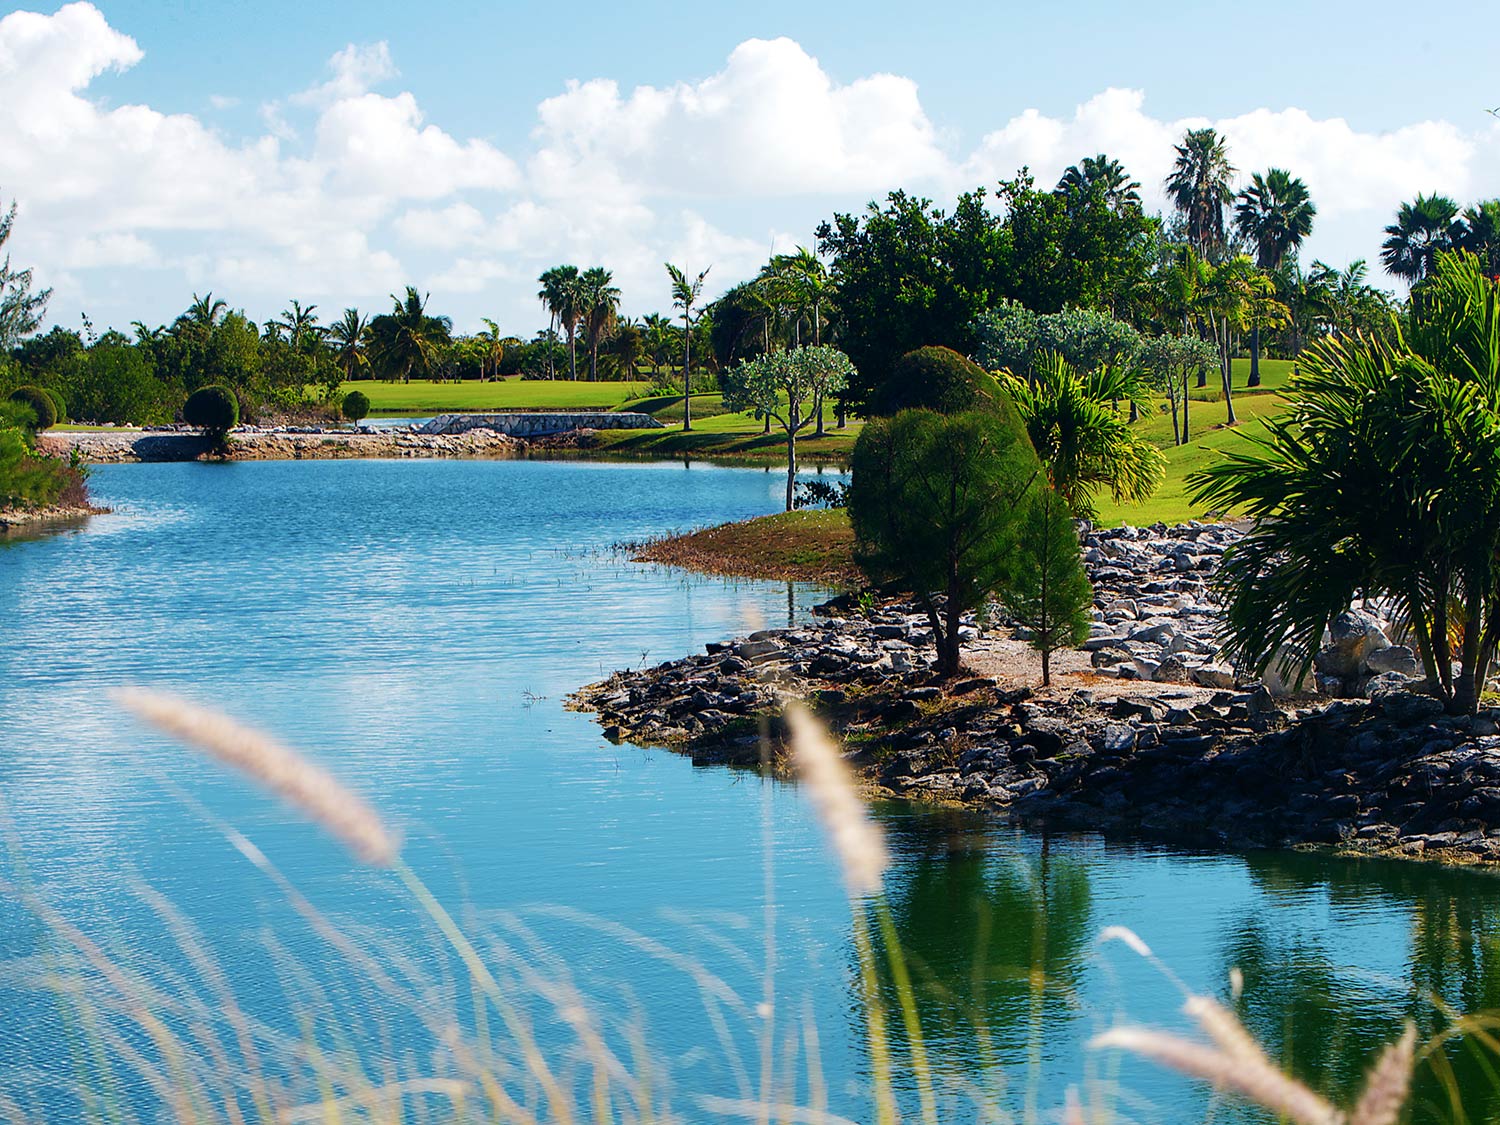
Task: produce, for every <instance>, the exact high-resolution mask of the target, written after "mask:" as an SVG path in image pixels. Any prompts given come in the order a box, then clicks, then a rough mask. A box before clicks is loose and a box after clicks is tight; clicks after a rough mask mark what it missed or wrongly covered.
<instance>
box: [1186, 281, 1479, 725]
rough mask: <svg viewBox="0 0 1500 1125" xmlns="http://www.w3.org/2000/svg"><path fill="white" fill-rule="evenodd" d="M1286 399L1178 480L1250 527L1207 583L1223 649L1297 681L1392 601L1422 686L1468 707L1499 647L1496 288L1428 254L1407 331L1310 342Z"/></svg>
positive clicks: (1459, 707) (1459, 708) (1454, 706)
mask: <svg viewBox="0 0 1500 1125" xmlns="http://www.w3.org/2000/svg"><path fill="white" fill-rule="evenodd" d="M1289 387H1290V394H1291V400H1292V401H1291V410H1290V411H1289V412H1288V413H1287V414H1286V415H1283V416H1281V417H1279V418H1274V419H1271V420H1268V421H1267V422H1266V430H1265V433H1264V435H1263V436H1252V437H1250V438H1249V439H1248V441H1249V444H1247V445H1246V446H1244V447H1243V448H1242V449H1240V450H1234V451H1230V452H1229V453H1228V454H1227V455H1226V456H1225V458H1224V459H1223V460H1222V461H1221V462H1219V463H1217V464H1214V465H1211V466H1209V467H1208V468H1206V469H1203V470H1200V471H1199V472H1197V473H1194V474H1193V475H1192V476H1190V477H1189V485H1190V486H1191V487H1192V489H1193V493H1194V498H1195V500H1197V501H1198V502H1200V503H1206V504H1210V505H1212V506H1214V507H1217V508H1220V509H1222V510H1231V509H1233V510H1238V511H1241V512H1243V513H1244V514H1245V515H1246V516H1248V517H1249V518H1251V519H1252V520H1253V521H1254V525H1253V528H1252V530H1251V532H1250V534H1249V535H1247V536H1246V537H1245V538H1244V539H1243V540H1241V541H1240V543H1238V544H1237V545H1236V546H1235V548H1234V549H1233V550H1232V551H1231V552H1229V553H1228V554H1227V555H1226V557H1225V562H1224V566H1223V569H1222V571H1221V576H1220V582H1221V586H1222V590H1223V596H1224V603H1225V629H1226V642H1227V650H1228V652H1229V653H1230V655H1231V656H1232V657H1234V658H1235V659H1236V660H1237V662H1238V663H1239V664H1240V666H1241V667H1247V668H1255V669H1256V670H1258V671H1259V670H1264V669H1265V668H1266V667H1267V666H1269V664H1270V663H1271V661H1272V659H1273V658H1276V654H1277V653H1278V652H1282V653H1284V655H1283V656H1282V657H1280V658H1279V659H1280V660H1281V662H1282V665H1283V666H1282V669H1281V670H1282V671H1283V672H1286V673H1288V674H1289V673H1291V672H1292V671H1293V670H1294V669H1295V670H1298V671H1300V673H1302V674H1305V673H1306V671H1307V669H1308V668H1309V667H1310V666H1311V663H1312V659H1313V655H1314V653H1315V652H1316V651H1317V648H1318V646H1319V644H1320V643H1321V641H1322V637H1323V630H1324V628H1325V627H1326V626H1327V624H1328V622H1329V621H1330V620H1331V619H1332V618H1333V617H1334V616H1335V615H1337V614H1338V613H1340V612H1342V611H1343V610H1344V609H1346V608H1347V607H1348V605H1349V604H1350V602H1351V601H1352V600H1353V599H1354V598H1355V597H1372V598H1381V599H1388V600H1389V601H1390V603H1391V604H1392V605H1393V606H1394V608H1395V610H1396V612H1397V613H1398V615H1399V616H1400V617H1401V618H1402V619H1403V620H1404V621H1405V623H1406V624H1407V626H1408V627H1409V629H1410V632H1411V634H1412V635H1413V637H1414V638H1415V641H1416V647H1417V650H1418V652H1419V654H1420V655H1421V659H1422V664H1423V666H1424V668H1425V669H1426V673H1427V678H1428V683H1429V687H1430V689H1431V690H1432V691H1433V692H1434V693H1435V694H1437V695H1438V696H1439V697H1440V698H1442V699H1443V700H1445V701H1446V703H1447V704H1448V706H1449V708H1450V709H1451V710H1453V711H1455V712H1460V713H1462V712H1468V713H1472V712H1473V711H1474V710H1475V709H1476V708H1477V706H1478V701H1479V692H1480V688H1481V687H1482V685H1483V684H1484V682H1485V679H1486V676H1487V674H1488V671H1489V668H1490V666H1491V663H1492V660H1493V657H1494V653H1495V646H1496V642H1497V639H1500V284H1497V283H1496V282H1495V281H1494V280H1492V279H1490V278H1487V277H1485V275H1484V273H1483V272H1482V270H1481V269H1480V267H1479V263H1478V260H1477V259H1475V258H1474V257H1473V256H1472V255H1467V254H1463V255H1451V254H1439V255H1438V259H1437V265H1436V268H1435V271H1434V273H1433V274H1432V275H1431V277H1430V279H1429V281H1428V285H1427V288H1426V292H1425V295H1424V298H1423V300H1422V302H1421V303H1420V306H1419V307H1418V308H1416V309H1414V310H1413V312H1412V316H1411V318H1410V328H1409V331H1408V332H1406V333H1402V332H1400V331H1399V330H1398V331H1396V332H1395V333H1394V335H1393V338H1392V339H1391V340H1389V341H1388V340H1384V339H1372V338H1370V337H1366V336H1363V335H1356V336H1352V337H1335V338H1330V339H1327V340H1323V341H1320V342H1318V343H1317V344H1314V345H1313V346H1312V347H1311V348H1309V349H1308V351H1307V352H1305V353H1304V355H1303V358H1302V361H1301V370H1300V372H1299V374H1298V375H1297V376H1295V377H1294V378H1293V379H1292V381H1291V383H1290V384H1289ZM1455 661H1456V662H1457V665H1458V667H1459V673H1458V675H1457V676H1456V677H1455V676H1454V674H1453V667H1454V664H1455Z"/></svg>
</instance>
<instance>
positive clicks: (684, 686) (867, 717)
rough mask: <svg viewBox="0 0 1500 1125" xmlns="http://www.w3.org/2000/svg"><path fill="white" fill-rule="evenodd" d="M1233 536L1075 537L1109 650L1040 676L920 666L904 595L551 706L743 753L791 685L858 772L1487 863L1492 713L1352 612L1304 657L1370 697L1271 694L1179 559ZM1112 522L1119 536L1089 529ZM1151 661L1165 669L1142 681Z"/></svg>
mask: <svg viewBox="0 0 1500 1125" xmlns="http://www.w3.org/2000/svg"><path fill="white" fill-rule="evenodd" d="M1173 532H1175V534H1173ZM1236 535H1237V533H1236V532H1234V531H1233V530H1232V529H1229V528H1219V529H1212V530H1211V531H1209V530H1207V529H1204V528H1192V527H1189V528H1183V529H1172V532H1167V531H1156V532H1152V533H1149V534H1148V535H1147V536H1145V537H1144V538H1145V539H1146V541H1147V542H1150V543H1158V544H1169V545H1171V544H1175V545H1176V546H1172V547H1171V548H1170V549H1168V548H1167V547H1162V548H1159V549H1155V550H1153V549H1150V548H1140V549H1137V547H1136V546H1135V545H1138V544H1141V543H1142V538H1143V537H1141V536H1140V535H1139V534H1138V535H1137V536H1136V537H1134V538H1132V537H1130V536H1128V535H1118V536H1117V535H1114V534H1112V533H1094V534H1093V535H1091V536H1090V539H1091V544H1090V543H1086V549H1089V548H1090V546H1092V548H1093V549H1095V550H1098V552H1099V554H1098V556H1095V557H1091V558H1090V563H1089V565H1090V569H1091V571H1092V572H1093V576H1094V579H1095V583H1096V593H1097V594H1098V598H1099V604H1098V611H1097V613H1096V618H1097V619H1098V621H1099V623H1100V624H1101V625H1103V626H1105V627H1106V628H1108V629H1109V632H1108V633H1107V634H1105V633H1104V631H1103V630H1097V629H1096V633H1097V634H1100V635H1107V636H1108V637H1110V639H1111V642H1112V643H1110V644H1107V645H1099V646H1096V647H1094V649H1093V652H1092V653H1090V655H1089V661H1092V659H1093V657H1094V656H1096V655H1097V653H1099V652H1106V651H1109V650H1110V649H1117V650H1119V651H1120V652H1121V653H1122V655H1121V656H1120V658H1119V659H1118V660H1115V661H1110V662H1105V663H1102V664H1101V665H1100V667H1098V668H1096V669H1091V670H1090V671H1086V672H1085V671H1080V672H1078V673H1076V674H1073V675H1072V676H1071V677H1070V678H1069V679H1068V681H1067V685H1066V686H1063V687H1060V688H1059V689H1057V690H1054V691H1053V692H1051V693H1047V694H1045V695H1041V694H1034V693H1033V691H1032V690H1031V689H1030V688H1028V687H1024V686H1020V687H1016V686H1011V685H1012V683H1013V682H1014V681H1013V680H1012V679H1010V678H1007V677H1004V676H1001V675H994V674H991V675H986V676H972V677H970V678H968V679H965V680H960V681H957V682H950V683H948V684H941V683H938V682H936V681H935V680H934V679H933V677H932V674H931V671H930V667H931V651H932V650H931V637H930V632H929V628H928V625H927V619H926V616H925V614H923V613H921V612H919V610H918V607H916V606H915V605H912V604H909V603H899V602H897V603H891V604H887V605H884V606H882V607H880V608H878V609H874V610H870V611H867V612H861V611H860V610H859V609H858V608H857V606H856V605H855V604H854V603H853V601H852V599H847V598H846V599H836V600H835V601H834V602H832V603H829V604H828V605H826V606H823V607H820V608H819V615H818V616H817V617H815V618H814V620H813V621H811V622H809V623H808V624H806V625H803V626H799V627H797V628H792V629H776V630H765V631H762V632H758V633H754V634H751V635H750V636H749V637H746V638H743V639H741V640H738V641H734V642H730V643H725V644H717V643H716V644H711V645H709V646H708V648H707V651H706V652H705V653H704V654H702V655H697V656H691V657H688V658H686V659H683V660H678V661H673V662H670V663H667V664H663V665H660V666H658V667H656V668H650V669H643V670H639V671H626V672H619V673H616V674H615V675H614V676H612V677H610V678H609V679H608V680H605V681H604V682H602V683H598V684H594V685H591V686H589V687H586V688H584V689H582V690H581V691H580V692H578V693H577V694H576V695H575V696H574V697H573V699H572V700H571V705H573V706H575V707H577V708H579V709H581V710H588V711H594V712H597V714H598V718H599V721H600V723H601V724H602V725H603V726H604V729H605V733H606V735H608V736H609V737H611V738H613V739H616V740H624V741H630V742H633V743H638V744H643V745H660V746H668V747H672V748H674V749H677V750H680V751H682V752H684V753H687V754H690V755H692V756H693V757H694V758H696V759H700V760H705V761H715V762H728V763H739V764H754V763H756V762H758V761H759V760H761V758H762V754H763V752H764V746H765V745H766V742H765V736H766V735H767V734H769V744H770V745H771V746H772V747H773V748H774V747H775V746H776V745H777V738H778V736H779V730H780V724H779V719H778V715H779V712H780V708H781V704H782V702H783V700H784V699H785V698H787V697H798V698H802V699H805V700H807V701H808V702H809V703H810V704H811V705H812V706H813V707H814V708H815V709H816V710H817V711H818V712H819V713H820V714H822V715H823V716H824V717H825V718H826V719H827V721H828V722H829V723H830V725H831V726H832V727H833V729H834V730H835V732H836V733H838V734H839V735H840V736H841V737H842V738H843V739H844V741H845V744H846V745H847V746H848V747H849V750H850V758H851V761H852V762H853V763H855V764H856V765H857V766H858V767H860V768H861V769H862V771H863V772H864V774H865V776H866V777H867V778H868V779H869V780H870V782H871V783H872V784H873V785H876V786H878V787H880V788H883V789H885V790H887V791H890V792H893V793H899V794H905V795H910V796H914V797H919V798H925V799H934V800H953V801H962V802H966V803H970V804H977V805H982V806H985V807H990V808H994V809H996V810H999V811H1001V812H1003V813H1005V814H1007V815H1010V816H1014V817H1016V818H1017V819H1018V820H1021V821H1023V822H1025V823H1029V824H1036V825H1045V826H1054V827H1063V828H1088V829H1098V830H1103V831H1108V832H1118V833H1122V834H1127V835H1133V836H1140V837H1146V838H1152V839H1160V840H1168V841H1174V842H1179V843H1186V844H1192V845H1198V846H1211V847H1230V848H1242V847H1266V846H1270V847H1280V846H1290V845H1299V844H1321V845H1335V846H1341V847H1345V848H1349V849H1355V850H1362V851H1372V852H1381V853H1387V854H1398V855H1408V856H1420V855H1432V856H1437V857H1441V858H1444V859H1449V860H1453V861H1457V862H1500V713H1492V712H1486V713H1483V714H1481V715H1480V716H1478V717H1476V718H1472V719H1471V718H1468V717H1454V716H1447V715H1444V714H1443V713H1442V707H1441V705H1440V704H1439V703H1438V702H1437V701H1436V700H1434V699H1431V698H1429V697H1426V696H1423V695H1419V694H1416V693H1414V692H1413V691H1411V690H1409V688H1410V687H1411V684H1410V682H1409V681H1408V680H1407V679H1406V678H1405V677H1404V676H1403V675H1402V674H1401V673H1400V672H1399V671H1395V670H1386V671H1384V672H1383V673H1381V672H1378V671H1377V668H1378V667H1379V666H1381V662H1380V661H1375V662H1373V663H1374V664H1375V665H1376V666H1377V667H1372V666H1371V664H1372V662H1371V660H1370V657H1371V655H1372V654H1373V653H1375V652H1379V651H1384V650H1385V649H1386V648H1389V647H1393V646H1390V645H1389V643H1388V642H1385V641H1384V638H1383V635H1382V637H1381V639H1380V641H1377V640H1376V638H1375V637H1374V636H1373V635H1371V634H1370V633H1369V631H1368V629H1367V626H1369V624H1370V622H1369V621H1365V620H1363V619H1361V620H1359V621H1356V622H1354V623H1353V624H1350V625H1349V627H1348V628H1347V629H1345V630H1344V633H1345V634H1347V636H1346V638H1345V639H1346V641H1347V637H1349V636H1353V635H1354V634H1355V633H1359V634H1360V635H1361V636H1363V637H1364V638H1365V640H1364V641H1363V642H1361V643H1359V644H1354V643H1352V642H1351V643H1344V644H1343V646H1342V648H1340V642H1339V641H1338V640H1337V639H1336V638H1335V639H1331V640H1330V642H1329V644H1328V645H1327V646H1325V648H1324V655H1323V657H1321V658H1320V672H1321V669H1322V668H1323V667H1325V666H1327V667H1331V666H1332V664H1333V663H1335V662H1336V661H1335V657H1337V660H1342V661H1343V663H1342V664H1340V665H1339V667H1340V668H1343V669H1345V670H1346V671H1350V674H1352V675H1357V676H1358V677H1360V682H1361V685H1362V686H1363V687H1365V689H1366V690H1367V691H1368V692H1369V693H1370V694H1371V695H1373V696H1374V698H1373V699H1360V700H1353V699H1340V700H1335V701H1332V702H1325V703H1321V704H1316V705H1312V706H1303V707H1300V708H1295V709H1291V708H1288V707H1287V706H1286V705H1285V704H1284V703H1283V702H1282V701H1280V700H1278V699H1277V698H1276V697H1275V696H1274V695H1273V693H1272V691H1271V690H1270V689H1269V688H1268V687H1267V685H1265V684H1263V683H1261V682H1259V681H1258V680H1244V679H1241V678H1240V677H1239V676H1238V675H1237V674H1236V673H1235V671H1234V670H1233V669H1232V668H1230V667H1228V666H1227V665H1222V664H1218V663H1217V662H1216V661H1214V660H1213V659H1212V639H1211V638H1212V636H1213V628H1214V609H1215V607H1214V604H1213V601H1212V595H1211V593H1210V591H1209V588H1208V586H1207V582H1206V580H1207V578H1208V577H1210V576H1211V574H1212V566H1203V565H1201V560H1203V559H1215V560H1216V559H1217V557H1218V556H1219V554H1221V553H1222V551H1221V548H1222V547H1223V546H1225V545H1226V544H1227V543H1228V542H1231V541H1232V539H1233V538H1234V537H1235V536H1236ZM1116 539H1118V540H1120V541H1121V542H1122V543H1126V544H1132V546H1129V547H1124V548H1123V549H1122V550H1121V552H1120V553H1119V554H1112V553H1110V552H1107V551H1105V550H1104V549H1103V548H1102V547H1100V546H1099V543H1100V542H1101V541H1103V542H1112V541H1114V540H1116ZM1178 547H1180V548H1181V549H1180V550H1179V549H1178ZM1164 559H1165V560H1167V562H1166V565H1165V566H1163V560H1164ZM1178 559H1181V560H1182V561H1181V562H1179V561H1178ZM1121 560H1127V561H1128V565H1119V564H1120V562H1121ZM1125 601H1128V602H1131V603H1133V604H1132V605H1129V606H1126V605H1120V604H1118V603H1120V602H1125ZM1166 625H1170V626H1171V627H1170V628H1164V626H1166ZM1182 638H1186V640H1184V639H1182ZM965 641H966V653H970V654H973V653H984V652H986V651H987V649H986V645H987V644H989V643H990V638H987V637H984V636H982V635H981V631H980V629H979V627H978V625H977V623H975V622H973V621H970V622H968V623H967V625H966V629H965ZM1188 642H1192V643H1188ZM1382 642H1383V643H1382ZM1199 645H1208V646H1209V651H1202V650H1201V649H1200V648H1199V647H1198V646H1199ZM1330 653H1333V654H1334V655H1333V656H1330V655H1328V654H1330ZM1340 653H1341V655H1339V654H1340ZM1398 655H1399V654H1398ZM1174 658H1179V659H1180V666H1181V670H1180V671H1179V670H1178V669H1177V668H1174V667H1173V666H1172V664H1171V663H1170V662H1171V661H1172V660H1173V659H1174ZM1127 661H1129V663H1127ZM971 663H974V664H979V663H980V661H977V660H974V661H971ZM1153 664H1154V665H1155V667H1154V668H1153V667H1151V665H1153ZM1163 665H1166V666H1167V671H1168V673H1169V674H1171V675H1173V676H1174V677H1180V682H1166V681H1164V680H1163V679H1162V676H1163V672H1162V666H1163ZM1084 666H1085V667H1087V662H1085V665H1084ZM1126 669H1129V670H1128V671H1127V670H1126ZM986 670H987V671H990V669H989V668H987V669H986ZM1147 671H1149V672H1150V675H1149V676H1147V675H1146V674H1145V673H1146V672H1147ZM1322 674H1325V675H1333V674H1334V673H1332V672H1328V673H1322ZM1304 702H1306V700H1304Z"/></svg>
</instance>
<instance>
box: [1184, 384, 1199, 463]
mask: <svg viewBox="0 0 1500 1125" xmlns="http://www.w3.org/2000/svg"><path fill="white" fill-rule="evenodd" d="M1200 374H1201V372H1200ZM1187 443H1188V373H1187V368H1186V367H1184V368H1183V369H1182V444H1183V445H1186V444H1187Z"/></svg>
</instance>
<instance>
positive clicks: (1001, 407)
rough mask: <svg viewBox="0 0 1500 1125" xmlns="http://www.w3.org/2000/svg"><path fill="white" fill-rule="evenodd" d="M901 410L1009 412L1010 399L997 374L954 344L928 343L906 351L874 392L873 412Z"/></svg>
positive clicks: (888, 413) (882, 412)
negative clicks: (959, 350)
mask: <svg viewBox="0 0 1500 1125" xmlns="http://www.w3.org/2000/svg"><path fill="white" fill-rule="evenodd" d="M902 410H935V411H937V412H938V413H939V414H958V413H961V412H963V411H966V410H990V411H999V412H1001V413H1008V414H1010V415H1011V416H1012V417H1013V416H1014V412H1013V411H1012V410H1011V407H1010V401H1009V399H1007V398H1006V396H1005V393H1004V392H1003V391H1002V390H1001V389H1000V384H999V383H997V382H996V381H995V377H994V376H993V375H991V374H990V373H989V372H987V371H985V370H984V368H982V367H980V366H979V365H978V364H976V363H975V362H974V361H973V360H970V359H966V358H965V357H964V356H961V355H959V354H958V353H957V352H956V351H954V350H953V349H952V348H943V347H928V348H917V349H916V350H915V351H910V352H907V353H906V354H905V355H904V356H902V357H901V358H900V359H899V360H897V361H896V364H895V365H894V366H893V367H892V369H891V374H890V377H889V378H888V379H887V380H886V381H885V382H884V383H883V384H881V385H880V386H879V387H878V388H876V391H875V393H874V395H873V401H872V402H871V413H872V414H883V415H890V414H895V413H897V412H898V411H902Z"/></svg>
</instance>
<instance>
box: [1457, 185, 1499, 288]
mask: <svg viewBox="0 0 1500 1125" xmlns="http://www.w3.org/2000/svg"><path fill="white" fill-rule="evenodd" d="M1457 242H1458V246H1459V248H1460V249H1462V250H1467V251H1468V252H1469V253H1471V254H1473V255H1474V256H1476V257H1477V258H1478V259H1479V265H1480V268H1481V269H1483V270H1484V272H1485V273H1487V274H1488V275H1489V276H1490V277H1496V276H1500V199H1487V200H1485V201H1484V202H1483V203H1476V204H1475V205H1474V206H1473V207H1469V208H1466V209H1465V210H1464V217H1463V220H1462V230H1461V231H1460V232H1459V235H1458V239H1457Z"/></svg>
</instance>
